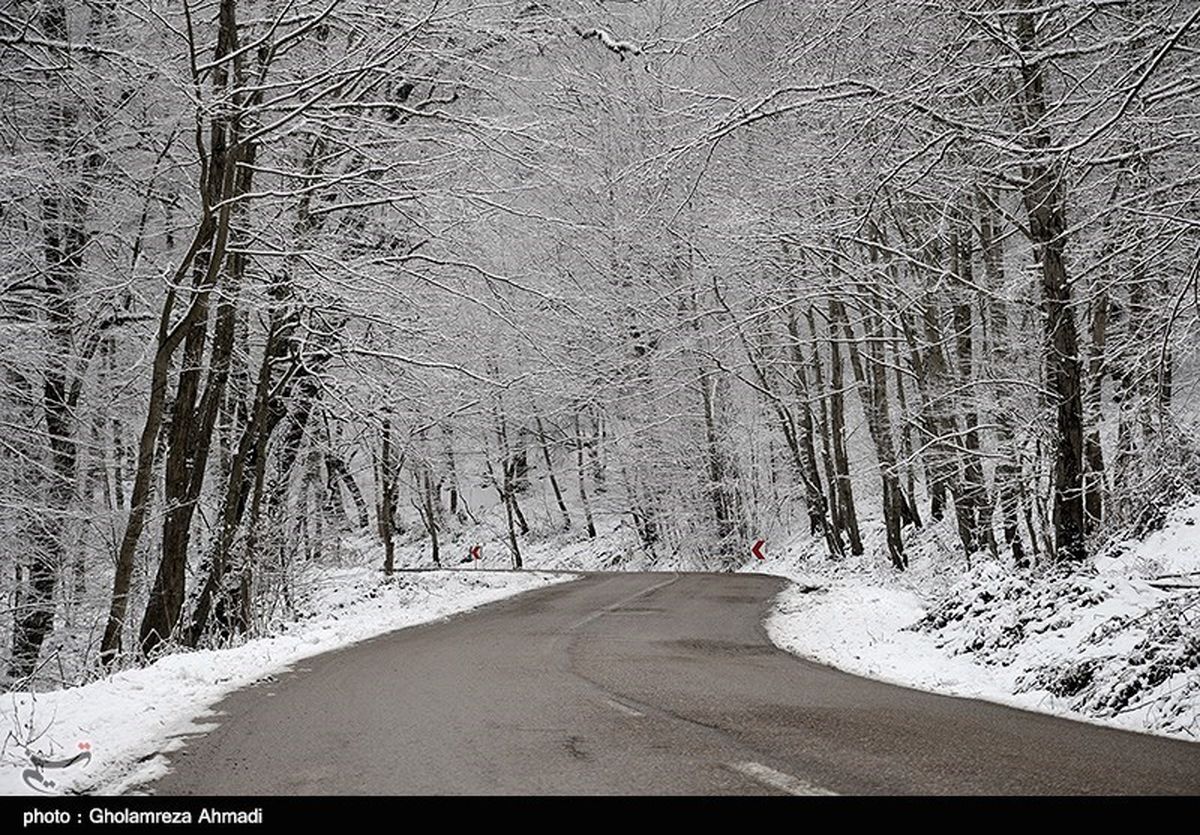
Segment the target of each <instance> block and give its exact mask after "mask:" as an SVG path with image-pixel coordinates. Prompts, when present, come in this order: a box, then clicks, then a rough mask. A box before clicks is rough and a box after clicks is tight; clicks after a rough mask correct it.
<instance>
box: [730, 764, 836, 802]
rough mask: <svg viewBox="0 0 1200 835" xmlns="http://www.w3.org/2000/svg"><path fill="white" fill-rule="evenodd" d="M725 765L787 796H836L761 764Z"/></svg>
mask: <svg viewBox="0 0 1200 835" xmlns="http://www.w3.org/2000/svg"><path fill="white" fill-rule="evenodd" d="M727 765H728V767H729V768H732V769H733V770H734V771H736V772H738V773H739V774H743V775H745V776H746V777H749V778H750V779H751V780H754V781H755V782H758V783H762V784H763V785H764V786H770V787H771V788H773V789H778V790H779V791H781V792H786V793H787V794H795V795H799V796H801V797H822V796H828V795H835V794H837V792H831V791H830V790H829V789H823V788H821V787H820V786H814V785H813V784H812V783H807V782H805V781H804V780H801V779H800V778H799V777H795V776H793V775H791V774H784V773H783V772H782V771H776V770H775V769H773V768H771V767H770V766H766V765H763V764H762V763H756V762H745V763H728V764H727Z"/></svg>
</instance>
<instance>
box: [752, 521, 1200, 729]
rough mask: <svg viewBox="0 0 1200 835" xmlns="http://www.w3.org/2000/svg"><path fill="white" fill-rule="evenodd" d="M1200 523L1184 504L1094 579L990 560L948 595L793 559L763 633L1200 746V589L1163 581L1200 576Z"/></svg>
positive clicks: (928, 684)
mask: <svg viewBox="0 0 1200 835" xmlns="http://www.w3.org/2000/svg"><path fill="white" fill-rule="evenodd" d="M1198 522H1200V501H1192V502H1191V503H1184V504H1182V505H1180V506H1178V507H1176V508H1175V509H1173V510H1172V511H1171V513H1170V514H1169V515H1168V518H1167V521H1166V524H1165V525H1164V527H1163V529H1162V530H1161V531H1158V532H1156V533H1154V534H1152V535H1151V536H1149V537H1148V538H1147V539H1146V540H1145V541H1141V542H1136V541H1128V542H1121V543H1116V544H1114V545H1112V546H1110V547H1109V548H1108V549H1106V550H1105V551H1104V553H1103V554H1102V555H1101V556H1100V557H1098V558H1097V559H1096V561H1095V565H1094V570H1085V571H1077V572H1073V573H1057V574H1055V573H1051V574H1041V575H1032V574H1030V573H1028V572H1017V571H1015V570H1014V569H1012V568H1011V567H1008V566H1005V565H1002V564H1000V563H997V562H991V561H988V562H983V563H977V564H976V565H974V566H973V567H972V568H971V569H970V570H968V571H966V572H965V574H962V575H958V576H959V577H960V579H958V580H957V581H956V582H954V583H953V584H952V585H949V586H947V585H946V582H945V580H944V579H943V578H941V577H938V576H937V574H936V572H934V571H933V570H931V569H928V568H927V569H925V570H924V573H922V571H921V570H917V571H914V572H911V573H910V574H906V575H900V576H894V575H890V572H884V571H879V570H877V569H873V568H870V567H866V568H864V567H861V566H859V567H852V566H838V567H835V568H830V567H829V566H828V564H824V565H822V564H821V563H820V562H817V561H815V560H812V559H811V558H810V559H808V560H802V559H797V558H796V557H797V556H798V555H797V554H796V553H795V552H793V554H792V557H793V559H792V560H791V561H788V560H787V559H786V558H785V559H784V560H781V562H784V565H783V566H776V567H774V568H768V569H767V570H771V571H772V572H773V573H777V574H779V575H781V576H785V577H787V578H788V579H790V580H793V581H794V582H795V583H797V585H794V586H791V587H789V588H788V589H786V590H785V591H784V592H783V593H782V594H781V595H780V596H779V597H778V599H777V600H776V604H775V608H774V609H773V611H772V613H771V615H770V616H769V617H768V620H767V624H766V626H767V632H768V634H769V636H770V638H771V640H772V641H774V642H775V643H776V644H777V645H778V646H780V647H781V648H783V649H786V650H788V651H790V652H792V653H795V654H797V655H801V656H804V657H806V658H811V659H813V660H816V661H819V662H821V663H824V664H828V665H830V666H833V667H837V668H838V669H842V670H845V671H846V672H851V673H856V674H859V675H864V676H868V677H871V678H875V679H880V680H883V681H888V682H891V683H894V684H900V685H904V686H907V687H913V688H917V689H921V690H928V691H931V692H936V693H941V694H947V695H954V696H966V697H971V698H978V699H985V700H988V701H994V702H999V703H1002V704H1007V705H1012V706H1014V707H1020V708H1024V709H1026V710H1035V711H1040V712H1044V713H1051V714H1056V715H1061V716H1067V717H1070V718H1072V719H1076V720H1080V721H1086V722H1095V723H1099V724H1104V725H1109V726H1113V727H1119V728H1124V729H1126V730H1133V731H1139V732H1143V733H1152V734H1158V735H1163V736H1170V737H1174V738H1177V739H1183V740H1189V741H1200V628H1198V627H1200V591H1198V590H1196V589H1194V588H1178V587H1174V585H1173V584H1171V583H1168V584H1166V585H1168V586H1170V587H1167V588H1163V587H1162V586H1163V585H1164V583H1162V582H1161V581H1160V580H1156V578H1162V577H1164V576H1168V575H1169V576H1170V577H1184V578H1187V577H1196V576H1200V574H1198V572H1200V524H1198ZM927 556H929V555H927ZM760 570H761V569H760ZM955 574H956V575H957V572H955Z"/></svg>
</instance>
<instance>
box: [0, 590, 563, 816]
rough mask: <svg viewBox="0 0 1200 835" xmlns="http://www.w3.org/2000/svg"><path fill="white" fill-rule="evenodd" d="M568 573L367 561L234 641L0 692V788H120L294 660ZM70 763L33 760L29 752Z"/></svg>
mask: <svg viewBox="0 0 1200 835" xmlns="http://www.w3.org/2000/svg"><path fill="white" fill-rule="evenodd" d="M570 579H573V576H572V575H570V574H549V573H536V572H507V571H483V570H464V571H422V572H414V573H401V574H397V575H395V576H393V578H392V579H391V580H390V581H384V580H383V579H382V578H381V577H380V574H379V572H378V570H377V569H376V570H372V569H370V568H367V567H355V568H341V569H334V570H331V571H329V572H328V573H327V574H325V575H324V576H323V577H322V578H321V581H320V584H319V586H318V587H317V588H315V589H314V590H313V594H312V600H311V601H310V603H309V605H307V606H306V607H305V608H306V609H307V611H308V612H309V614H308V616H307V617H306V618H304V619H302V620H298V621H296V622H293V623H290V624H287V625H286V626H285V627H282V628H281V632H280V634H278V635H275V636H273V637H268V638H259V639H255V640H251V641H247V642H246V643H245V644H242V645H241V646H238V647H233V648H230V649H220V650H199V651H195V652H181V653H176V654H173V655H167V656H164V657H163V658H161V659H159V660H158V661H156V662H155V663H153V664H151V665H150V666H148V667H145V668H141V669H133V670H127V671H124V672H119V673H116V674H114V675H112V676H110V677H108V678H105V679H102V680H99V681H96V682H93V683H91V684H88V685H85V686H83V687H75V688H71V689H67V690H56V691H50V692H45V693H36V694H34V693H28V692H11V693H5V694H3V695H2V696H0V723H2V725H0V727H3V729H4V732H5V742H4V744H3V746H2V747H0V794H4V795H12V794H37V793H39V792H42V793H49V794H62V793H71V792H80V791H87V792H92V791H97V792H104V793H109V792H114V793H115V792H121V791H123V790H127V789H128V788H129V787H131V786H135V785H137V784H138V783H141V782H144V781H146V780H148V779H153V778H154V777H155V776H157V775H159V774H161V773H163V772H164V771H165V762H166V759H165V757H164V756H163V754H165V753H166V752H169V751H172V750H175V749H176V748H179V747H181V746H182V745H183V743H184V740H185V739H186V737H187V736H188V735H190V734H194V733H197V732H200V731H203V730H206V729H210V728H211V727H213V725H212V724H211V722H206V720H211V719H212V718H213V717H214V713H213V711H212V707H213V706H214V705H215V704H216V703H217V702H218V701H220V699H221V698H222V697H224V696H226V695H227V694H229V693H231V692H232V691H234V690H237V689H240V688H242V687H246V686H248V685H251V684H253V683H255V682H258V681H263V680H270V679H271V678H272V676H274V675H276V674H279V673H281V672H284V671H286V670H287V669H288V668H289V667H291V666H292V665H293V664H295V663H296V662H298V661H300V660H302V659H304V658H308V657H310V656H313V655H317V654H319V653H323V652H328V651H330V650H334V649H338V648H341V647H345V646H348V645H350V644H353V643H356V642H358V641H362V640H365V639H367V638H371V637H375V636H378V635H382V634H384V633H387V632H391V631H393V630H396V629H401V628H404V627H407V626H414V625H417V624H421V623H427V622H429V621H434V620H438V619H441V618H446V617H449V616H451V615H454V614H457V613H460V612H464V611H467V610H469V609H474V608H476V607H479V606H482V605H484V604H486V603H491V602H494V601H497V600H500V599H503V598H505V597H510V596H512V595H514V594H519V593H521V592H524V591H529V590H531V589H536V588H541V587H543V586H547V585H551V584H554V583H560V582H565V581H567V580H570ZM31 754H33V755H38V756H41V757H42V758H43V759H46V760H55V761H59V762H60V763H61V762H62V761H65V760H69V759H70V758H72V757H76V756H78V757H80V760H79V761H77V762H76V763H74V764H73V765H69V766H60V767H58V768H55V767H53V766H52V765H51V764H47V766H46V767H45V768H44V769H42V770H41V772H40V773H39V772H38V770H37V769H33V768H32V763H31V761H30V755H31Z"/></svg>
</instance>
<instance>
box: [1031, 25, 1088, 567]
mask: <svg viewBox="0 0 1200 835" xmlns="http://www.w3.org/2000/svg"><path fill="white" fill-rule="evenodd" d="M1035 17H1036V15H1035V13H1034V12H1032V11H1027V12H1025V13H1022V14H1019V15H1017V16H1016V20H1015V32H1016V40H1017V45H1018V47H1019V48H1020V50H1021V53H1022V56H1021V57H1022V62H1021V67H1020V92H1019V100H1020V104H1021V108H1022V111H1023V116H1024V121H1025V125H1026V127H1027V129H1028V130H1029V131H1030V133H1031V140H1032V147H1031V148H1030V149H1029V159H1028V161H1027V162H1025V163H1024V164H1023V165H1022V169H1023V174H1024V180H1025V183H1026V185H1025V186H1024V188H1023V195H1022V196H1023V197H1024V201H1025V211H1026V214H1027V215H1028V218H1029V233H1030V235H1031V237H1032V239H1033V245H1034V251H1035V254H1036V257H1037V261H1038V263H1039V264H1040V267H1041V280H1042V300H1043V309H1044V312H1045V323H1046V331H1045V334H1046V345H1045V350H1046V375H1047V382H1048V384H1049V385H1048V387H1049V390H1050V392H1051V394H1052V395H1053V405H1054V412H1055V442H1054V453H1053V458H1052V460H1053V467H1054V476H1053V478H1054V500H1053V501H1054V504H1053V512H1052V517H1053V524H1054V538H1055V551H1056V557H1057V559H1059V560H1065V561H1076V560H1082V559H1084V558H1085V557H1086V556H1087V544H1086V539H1085V535H1086V529H1087V525H1086V514H1085V510H1084V483H1083V472H1084V469H1083V447H1084V442H1083V439H1084V426H1083V386H1082V378H1083V368H1082V362H1081V359H1080V355H1079V334H1078V331H1077V330H1076V327H1075V316H1074V313H1073V312H1072V310H1071V285H1070V282H1069V281H1068V279H1067V267H1066V262H1065V260H1064V258H1063V249H1064V246H1065V244H1066V237H1067V218H1066V200H1065V197H1064V194H1063V173H1062V171H1061V170H1060V167H1059V165H1058V164H1057V163H1056V162H1055V161H1054V158H1048V157H1047V154H1049V153H1050V152H1049V149H1050V147H1051V145H1052V139H1051V136H1050V131H1049V127H1048V126H1047V124H1048V123H1047V118H1048V114H1047V110H1046V90H1045V85H1046V82H1045V75H1044V71H1043V66H1042V60H1041V59H1040V58H1038V57H1037V54H1038V52H1039V51H1040V50H1041V49H1042V45H1041V43H1040V42H1039V38H1038V34H1037V28H1036V21H1035Z"/></svg>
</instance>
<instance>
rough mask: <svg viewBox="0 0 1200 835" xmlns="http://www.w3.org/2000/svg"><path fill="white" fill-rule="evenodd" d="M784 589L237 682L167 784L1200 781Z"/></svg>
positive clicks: (629, 611)
mask: <svg viewBox="0 0 1200 835" xmlns="http://www.w3.org/2000/svg"><path fill="white" fill-rule="evenodd" d="M783 586H784V581H782V580H780V579H778V578H775V577H768V576H762V575H749V574H733V575H731V574H682V575H674V574H599V575H589V576H586V577H584V578H583V579H580V580H578V581H575V582H571V583H566V584H562V585H559V586H553V587H549V588H546V589H541V590H538V591H533V592H528V593H526V594H523V595H520V596H517V597H514V598H511V599H509V600H506V601H503V602H501V603H497V604H493V605H491V606H487V607H485V608H482V609H479V610H476V611H474V612H470V613H467V614H464V615H460V616H458V617H454V618H451V619H450V620H447V621H443V622H440V623H434V624H429V625H426V626H420V627H415V628H412V629H406V630H402V631H400V632H394V633H392V634H389V635H385V636H383V637H380V638H377V639H374V640H371V641H368V642H365V643H362V644H358V645H355V646H353V647H350V648H348V649H345V650H340V651H337V652H332V653H329V654H327V655H323V656H318V657H316V658H313V659H309V660H308V661H307V662H306V666H304V667H302V668H300V669H297V670H296V671H295V672H293V673H290V674H288V675H286V676H284V677H282V678H281V679H280V680H279V681H277V682H275V683H272V684H263V685H259V686H257V687H253V688H250V689H247V690H243V691H240V692H238V693H235V694H233V695H232V696H230V697H229V698H228V699H226V700H225V701H224V702H223V703H222V704H221V706H220V710H221V711H222V712H223V713H224V714H225V715H224V716H223V717H222V718H221V720H220V725H219V727H217V728H216V729H215V730H213V731H211V732H209V733H207V734H205V735H203V736H198V737H195V738H193V739H192V740H191V741H189V743H188V744H187V746H186V747H185V748H184V749H183V750H182V751H181V752H179V753H176V754H175V755H173V756H172V766H173V771H172V772H171V773H170V774H168V775H167V776H165V777H164V778H162V779H161V780H159V781H158V782H157V783H155V784H153V785H152V786H150V787H149V789H150V790H151V791H153V792H155V793H157V794H165V795H180V794H222V795H241V794H268V795H275V794H389V795H390V794H514V793H519V794H530V793H532V794H561V793H571V794H628V793H634V794H779V793H791V794H824V793H839V794H842V793H852V794H878V793H885V794H901V793H918V794H942V793H952V794H973V793H986V794H1008V793H1021V794H1044V793H1051V794H1078V793H1088V794H1094V793H1103V794H1113V793H1138V794H1191V795H1195V794H1200V745H1196V744H1192V743H1186V742H1176V741H1172V740H1166V739H1158V738H1154V737H1149V736H1144V735H1141V734H1133V733H1126V732H1122V731H1116V730H1109V729H1106V728H1101V727H1096V726H1092V725H1085V724H1081V723H1077V722H1070V721H1066V720H1063V719H1056V718H1052V717H1049V716H1043V715H1040V714H1035V713H1028V712H1024V711H1020V710H1015V709H1011V708H1007V707H1002V706H999V705H994V704H989V703H986V702H978V701H971V700H968V699H956V698H949V697H942V696H934V695H930V694H927V693H921V692H918V691H915V690H908V689H905V688H901V687H895V686H891V685H887V684H882V683H879V682H874V681H870V680H868V679H863V678H859V677H857V676H852V675H848V674H846V673H841V672H838V671H836V670H833V669H830V668H828V667H824V666H821V665H818V664H814V663H809V662H806V661H803V660H800V659H797V658H795V657H793V656H791V655H789V654H787V653H785V652H783V651H781V650H778V649H776V648H775V647H774V646H773V645H772V644H771V643H770V642H769V641H768V639H767V637H766V634H765V633H764V631H763V628H762V625H761V623H762V618H763V616H764V615H765V613H766V611H767V609H768V607H769V606H770V603H771V600H772V598H773V597H774V595H775V594H776V593H777V592H778V591H779V590H780V589H781V588H782V587H783Z"/></svg>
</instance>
